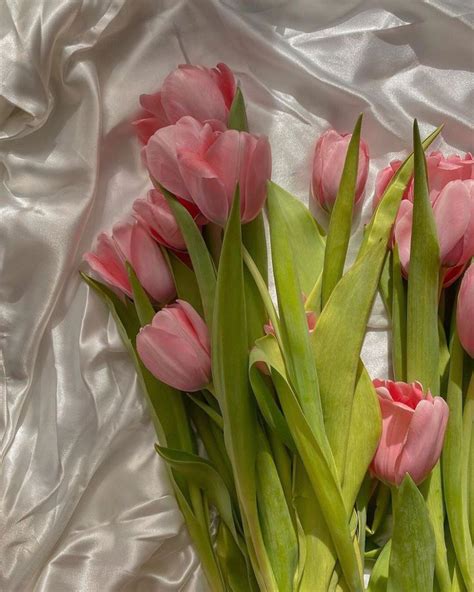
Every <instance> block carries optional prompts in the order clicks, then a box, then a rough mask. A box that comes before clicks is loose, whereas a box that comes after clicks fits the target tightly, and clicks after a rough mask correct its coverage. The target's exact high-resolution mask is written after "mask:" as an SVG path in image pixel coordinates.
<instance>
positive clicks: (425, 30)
mask: <svg viewBox="0 0 474 592" xmlns="http://www.w3.org/2000/svg"><path fill="white" fill-rule="evenodd" d="M473 22H474V18H473V7H472V3H471V2H469V1H466V2H463V1H461V0H457V1H455V0H452V1H441V0H439V1H438V0H431V1H430V2H425V3H421V2H420V3H415V2H412V1H411V0H386V1H384V2H376V1H375V0H373V1H372V0H367V1H365V2H360V1H355V0H343V1H340V2H329V1H324V2H314V0H241V1H237V0H225V1H224V0H223V1H219V0H200V1H199V2H197V1H192V0H176V1H174V0H161V1H157V0H140V1H137V0H104V1H99V0H83V1H81V2H79V1H74V0H66V1H64V0H38V1H35V2H33V1H28V0H24V1H22V2H19V1H15V0H4V2H3V3H2V4H1V5H0V187H1V189H0V270H1V271H0V273H1V278H0V438H1V440H0V451H1V459H2V469H1V473H0V490H1V491H2V498H1V502H0V504H1V505H0V541H1V543H0V589H1V590H4V591H5V592H30V591H31V592H63V591H66V590H67V591H68V592H95V591H97V592H99V591H100V592H119V591H120V592H132V591H133V592H148V591H150V592H152V591H153V592H172V591H178V590H180V591H181V590H183V591H188V592H201V591H204V590H207V586H206V583H205V580H204V577H203V575H202V571H201V569H200V567H199V561H198V559H197V556H196V553H195V551H194V550H193V548H192V546H191V545H190V542H189V537H188V534H187V531H186V529H185V528H184V526H183V519H182V516H181V514H180V512H179V510H178V508H177V505H176V502H175V499H174V497H173V495H172V491H171V487H170V484H169V482H168V480H167V477H166V472H165V468H164V466H163V464H162V462H161V460H160V459H159V458H158V456H157V455H156V454H155V452H154V450H153V443H154V440H155V438H154V433H153V428H152V426H151V423H150V421H149V418H148V415H147V412H146V408H145V405H144V401H143V397H142V395H141V393H140V392H139V388H138V386H137V382H136V377H135V375H134V371H133V367H132V364H131V362H130V360H129V359H128V356H127V354H126V352H125V351H124V348H123V346H122V344H121V342H120V338H119V336H118V334H117V331H116V329H115V327H114V324H113V321H112V320H111V319H110V318H109V317H108V314H107V312H106V309H105V307H104V305H103V304H102V303H101V302H100V301H99V299H98V298H97V297H96V296H95V295H94V294H91V293H90V292H89V290H88V289H87V287H86V286H85V285H84V284H83V283H82V282H81V281H80V278H79V275H78V270H79V269H80V268H81V267H83V264H82V263H81V257H82V254H83V253H84V252H85V251H87V250H90V248H91V246H92V244H93V241H94V237H95V236H96V235H97V234H98V232H100V231H101V230H110V229H111V227H112V226H113V224H114V223H115V222H117V221H118V220H119V219H120V218H121V217H123V216H124V215H125V214H126V213H127V212H128V211H129V210H130V207H131V203H132V201H133V200H134V199H135V198H137V197H139V196H144V195H145V193H146V191H147V189H148V187H149V181H148V179H147V174H146V171H145V170H144V167H143V165H142V162H141V159H140V153H139V145H138V142H137V140H136V138H135V137H134V134H133V130H132V128H131V126H130V121H132V120H133V119H134V117H135V115H136V113H137V110H138V96H139V95H140V94H142V93H151V92H154V91H156V90H157V89H158V88H159V86H160V83H161V81H162V80H163V79H164V77H165V76H166V74H167V73H168V72H169V71H170V70H171V69H173V68H175V67H176V66H177V65H178V64H179V63H183V62H191V63H202V64H205V65H208V66H213V65H215V64H216V63H217V62H219V61H223V62H225V63H227V64H228V65H229V66H230V67H231V68H232V69H233V70H234V71H235V72H236V75H237V77H238V79H239V80H240V83H241V86H242V89H243V92H244V95H245V98H246V101H247V106H248V115H249V121H250V126H251V129H252V131H254V132H257V133H264V134H267V135H268V136H269V138H270V142H271V144H272V152H273V157H274V166H273V171H274V172H273V179H274V180H275V181H276V182H277V183H279V184H281V185H283V186H284V187H285V188H287V189H288V190H290V191H291V192H293V193H294V194H295V195H297V196H298V197H299V198H300V199H302V200H303V201H305V202H306V201H307V199H308V188H309V182H310V163H311V157H312V150H313V148H314V144H315V141H316V139H317V136H318V135H319V134H320V133H321V132H322V131H324V130H325V129H327V128H328V127H335V128H336V129H338V130H340V131H349V130H350V129H351V128H352V126H353V124H354V122H355V119H356V117H357V115H358V114H359V113H360V112H363V113H364V114H365V118H364V127H363V136H364V138H365V139H366V141H367V142H368V144H369V147H370V152H371V166H370V174H369V180H368V183H367V189H366V199H365V203H364V206H363V208H362V211H361V212H359V213H358V215H357V217H356V220H355V226H354V234H353V237H352V240H351V255H350V257H351V258H353V257H354V254H355V250H356V247H357V245H358V244H359V242H360V238H361V234H362V229H363V225H364V223H365V222H366V221H367V219H368V217H369V215H370V212H371V198H372V194H373V186H374V179H375V174H376V172H377V170H379V169H380V168H382V167H383V166H386V164H387V163H388V162H389V161H390V160H392V159H394V158H398V157H403V155H404V154H405V151H406V150H408V149H409V148H410V143H411V126H412V119H413V117H415V116H416V117H417V118H418V120H419V121H420V124H421V131H422V133H423V134H427V133H428V132H429V131H431V130H432V129H433V127H434V126H437V125H439V124H440V123H443V122H444V123H445V124H446V127H445V130H444V132H443V139H441V140H440V141H439V142H438V143H437V145H436V147H437V148H438V149H441V150H443V151H444V152H446V153H453V152H457V153H463V152H465V151H467V150H472V149H473V141H472V140H473V137H472V127H471V124H472V116H473V99H472V69H473V61H474V52H473V46H472V34H473V31H472V28H473ZM388 330H389V326H388V322H387V319H386V316H385V314H384V311H383V306H382V304H381V302H380V301H379V300H378V301H377V302H376V305H375V308H374V313H373V315H372V318H371V321H370V331H369V332H368V334H367V338H366V342H365V345H364V359H365V361H366V363H367V366H368V369H369V371H370V373H371V375H372V376H374V377H376V376H377V377H382V378H383V377H387V375H388V374H389V370H388V368H389V352H388V351H387V347H388V346H387V343H388Z"/></svg>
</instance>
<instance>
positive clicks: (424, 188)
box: [407, 120, 439, 395]
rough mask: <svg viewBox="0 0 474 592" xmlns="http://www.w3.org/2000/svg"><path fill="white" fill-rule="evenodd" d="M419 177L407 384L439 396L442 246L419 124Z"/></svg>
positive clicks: (416, 144)
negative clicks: (412, 384)
mask: <svg viewBox="0 0 474 592" xmlns="http://www.w3.org/2000/svg"><path fill="white" fill-rule="evenodd" d="M413 143H414V152H415V177H414V188H415V192H414V199H413V224H412V233H411V250H410V272H409V275H408V298H407V381H408V382H414V381H415V380H418V381H419V382H421V384H422V385H423V387H424V388H425V389H430V390H431V392H432V393H433V394H436V395H438V394H439V374H438V369H439V337H438V284H439V245H438V236H437V231H436V224H435V221H434V216H433V209H432V207H431V202H430V197H429V191H428V183H427V173H426V161H425V155H424V152H423V146H422V145H421V141H420V136H419V131H418V124H417V122H416V120H415V124H414V128H413Z"/></svg>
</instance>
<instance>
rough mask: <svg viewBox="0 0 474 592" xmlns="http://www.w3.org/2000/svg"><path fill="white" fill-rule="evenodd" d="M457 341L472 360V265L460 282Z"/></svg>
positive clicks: (473, 277)
mask: <svg viewBox="0 0 474 592" xmlns="http://www.w3.org/2000/svg"><path fill="white" fill-rule="evenodd" d="M456 324H457V329H458V335H459V341H460V342H461V345H462V346H463V348H464V349H465V350H466V351H467V353H468V354H469V355H470V356H471V358H474V264H473V263H471V265H470V266H469V267H468V269H467V271H466V273H465V274H464V277H463V278H462V281H461V286H460V288H459V294H458V306H457V311H456Z"/></svg>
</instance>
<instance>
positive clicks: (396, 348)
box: [391, 245, 407, 382]
mask: <svg viewBox="0 0 474 592" xmlns="http://www.w3.org/2000/svg"><path fill="white" fill-rule="evenodd" d="M391 288H392V311H391V317H392V365H393V375H394V378H395V380H399V381H402V382H405V381H406V376H407V370H406V368H407V355H406V343H407V302H406V293H405V284H404V282H403V277H402V270H401V265H400V256H399V254H398V247H397V245H395V246H394V248H393V255H392V277H391Z"/></svg>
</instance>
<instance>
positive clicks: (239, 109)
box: [227, 87, 249, 132]
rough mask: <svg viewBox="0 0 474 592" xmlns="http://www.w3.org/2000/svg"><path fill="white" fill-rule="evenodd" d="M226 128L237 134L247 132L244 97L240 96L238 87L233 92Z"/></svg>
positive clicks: (240, 92)
mask: <svg viewBox="0 0 474 592" xmlns="http://www.w3.org/2000/svg"><path fill="white" fill-rule="evenodd" d="M227 127H228V128H229V129H233V130H237V131H239V132H248V131H249V124H248V122H247V112H246V109H245V101H244V95H243V94H242V91H241V90H240V88H239V87H237V90H236V91H235V96H234V100H233V101H232V105H231V107H230V111H229V118H228V120H227Z"/></svg>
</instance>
